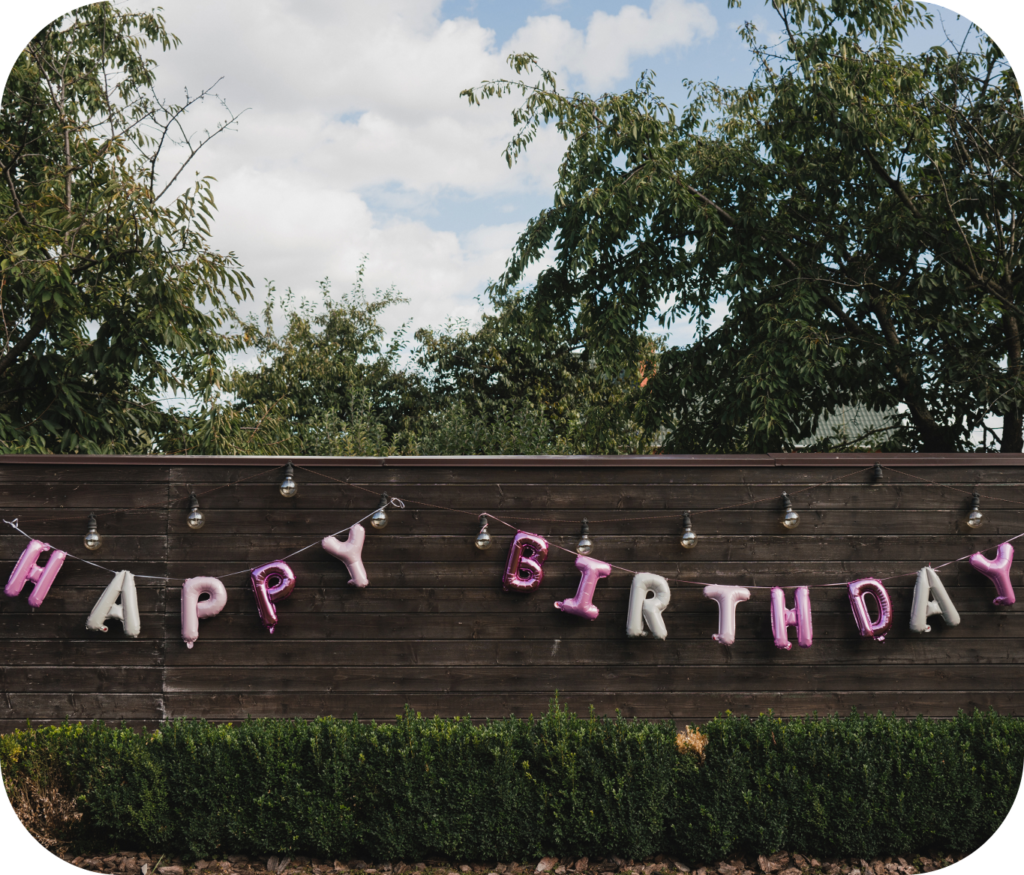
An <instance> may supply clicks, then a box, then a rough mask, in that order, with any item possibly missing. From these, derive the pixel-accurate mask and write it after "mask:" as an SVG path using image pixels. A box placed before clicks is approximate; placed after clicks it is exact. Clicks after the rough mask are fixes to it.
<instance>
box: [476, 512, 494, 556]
mask: <svg viewBox="0 0 1024 875" xmlns="http://www.w3.org/2000/svg"><path fill="white" fill-rule="evenodd" d="M474 543H475V544H476V548H477V550H486V549H487V548H488V547H490V546H491V533H490V532H488V531H487V517H485V516H481V517H480V534H478V535H477V536H476V541H475V542H474Z"/></svg>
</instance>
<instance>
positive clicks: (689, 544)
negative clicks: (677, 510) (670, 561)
mask: <svg viewBox="0 0 1024 875" xmlns="http://www.w3.org/2000/svg"><path fill="white" fill-rule="evenodd" d="M679 543H680V544H682V546H683V549H685V550H692V549H693V548H694V547H696V546H697V534H696V532H694V531H693V526H691V525H690V512H689V511H687V512H686V513H684V514H683V534H682V535H681V536H680V538H679Z"/></svg>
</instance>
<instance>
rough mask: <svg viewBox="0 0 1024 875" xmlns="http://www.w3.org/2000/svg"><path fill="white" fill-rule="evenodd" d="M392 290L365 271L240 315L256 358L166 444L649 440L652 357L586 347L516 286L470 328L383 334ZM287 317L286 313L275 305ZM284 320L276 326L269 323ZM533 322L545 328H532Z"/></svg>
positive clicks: (591, 445)
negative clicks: (600, 362)
mask: <svg viewBox="0 0 1024 875" xmlns="http://www.w3.org/2000/svg"><path fill="white" fill-rule="evenodd" d="M405 302H406V301H405V299H404V298H402V297H401V296H400V295H399V294H398V293H397V292H396V291H395V290H394V289H386V290H383V291H382V290H380V289H377V290H375V291H374V292H373V293H372V294H368V293H367V292H366V290H365V289H364V287H363V270H362V268H361V269H360V271H359V274H358V277H357V280H356V283H355V285H354V286H353V287H352V289H351V290H350V291H348V292H346V293H344V294H342V295H336V294H335V293H334V292H333V291H332V289H331V285H330V283H329V282H328V281H327V280H324V281H322V282H321V283H320V297H319V300H315V299H304V300H301V301H299V302H298V303H296V300H295V296H294V295H293V294H292V293H291V290H288V292H286V293H285V295H284V296H282V297H281V298H280V300H278V296H277V294H276V292H275V291H274V288H273V286H272V285H271V287H270V290H269V294H268V299H267V304H266V307H265V308H264V311H263V314H262V317H261V318H260V319H240V320H239V322H238V326H239V334H240V336H241V337H242V339H243V341H244V342H245V343H246V344H247V346H248V348H250V349H252V350H254V351H255V353H256V359H255V361H253V362H251V363H247V364H244V365H241V366H239V367H237V368H235V369H233V370H232V371H231V372H230V373H229V374H228V375H227V377H226V378H225V380H224V381H223V383H222V391H221V394H220V395H219V396H218V397H217V399H216V400H215V401H214V403H213V404H212V405H211V406H208V407H205V408H201V409H196V410H194V411H192V412H190V413H185V414H183V415H182V419H181V420H180V422H179V423H178V424H177V428H176V430H175V431H174V432H173V434H172V433H168V435H167V436H166V437H165V438H164V440H163V445H164V446H165V447H166V448H167V449H169V450H171V451H173V452H189V453H204V454H221V453H233V454H250V453H258V454H271V453H273V454H283V455H356V456H363V455H365V456H369V455H374V456H378V455H521V454H551V453H595V452H596V453H621V452H647V451H648V450H649V449H650V448H651V446H652V443H653V437H654V436H653V435H652V433H651V431H650V429H649V428H648V427H647V425H646V424H645V423H644V421H643V419H642V413H643V411H644V410H645V409H646V405H645V399H646V397H647V396H648V395H649V392H648V391H647V390H646V388H645V383H646V381H645V380H644V376H645V374H646V375H647V376H648V377H649V376H650V375H651V374H652V373H653V372H654V370H655V369H656V367H657V353H658V345H657V343H656V342H655V341H654V339H652V338H648V339H647V357H646V359H645V360H644V361H643V362H642V363H640V365H639V366H638V365H637V364H636V363H631V364H629V365H624V366H619V367H618V369H617V370H615V371H614V372H613V371H611V370H610V369H609V368H608V367H607V366H606V367H604V368H598V367H597V366H596V363H595V362H594V361H592V360H589V359H587V358H586V357H584V356H583V355H582V349H581V348H580V345H579V344H578V343H577V342H576V341H575V340H574V338H573V337H572V335H571V334H566V333H565V332H564V330H563V327H562V325H561V323H560V322H559V321H558V320H556V319H553V318H550V314H544V313H541V312H538V311H537V310H531V309H529V308H526V307H524V306H522V302H521V300H520V298H519V296H515V295H513V296H510V297H509V298H508V299H507V300H505V301H503V302H501V303H500V304H498V305H497V307H496V312H494V313H491V314H486V315H484V317H483V319H482V324H481V325H480V326H479V327H477V328H472V327H470V325H469V324H468V323H466V322H463V321H455V322H449V323H448V324H446V325H444V326H443V327H441V328H438V329H421V330H420V331H417V332H416V335H415V344H414V345H413V346H412V348H411V349H408V348H407V345H406V339H405V329H404V326H403V328H401V329H399V330H398V331H396V332H394V333H393V334H391V335H390V337H389V336H388V335H387V333H386V332H385V330H384V328H383V327H382V326H381V322H380V320H381V317H382V315H383V314H384V312H385V311H386V310H387V309H388V308H390V307H394V306H396V305H401V304H403V303H405ZM282 317H283V318H282ZM278 320H280V322H281V323H283V324H282V329H281V330H280V332H279V331H278V329H277V328H276V327H275V322H276V321H278ZM537 326H541V327H539V328H538V327H537Z"/></svg>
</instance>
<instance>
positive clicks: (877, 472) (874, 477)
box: [871, 462, 883, 486]
mask: <svg viewBox="0 0 1024 875" xmlns="http://www.w3.org/2000/svg"><path fill="white" fill-rule="evenodd" d="M882 476H883V475H882V465H881V463H880V462H875V469H874V470H873V471H872V472H871V483H872V485H873V486H878V485H879V484H880V483H881V482H882Z"/></svg>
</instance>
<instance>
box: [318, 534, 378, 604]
mask: <svg viewBox="0 0 1024 875" xmlns="http://www.w3.org/2000/svg"><path fill="white" fill-rule="evenodd" d="M365 540H366V529H364V528H363V527H362V526H361V525H359V523H356V524H355V525H353V526H352V528H350V529H349V530H348V537H347V538H346V539H345V540H344V541H339V540H338V539H337V538H335V537H334V535H328V536H327V537H326V538H324V539H323V540H322V541H321V542H320V546H322V547H323V548H324V549H325V550H326V551H327V552H328V553H330V554H331V555H332V556H334V557H336V558H338V559H340V560H341V561H342V562H344V563H345V567H346V568H347V569H348V573H349V577H350V578H351V580H349V583H350V584H351V585H352V586H358V587H360V588H362V587H364V586H366V585H367V584H368V583H369V582H370V580H369V578H368V577H367V576H366V568H364V567H363V542H364V541H365Z"/></svg>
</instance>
